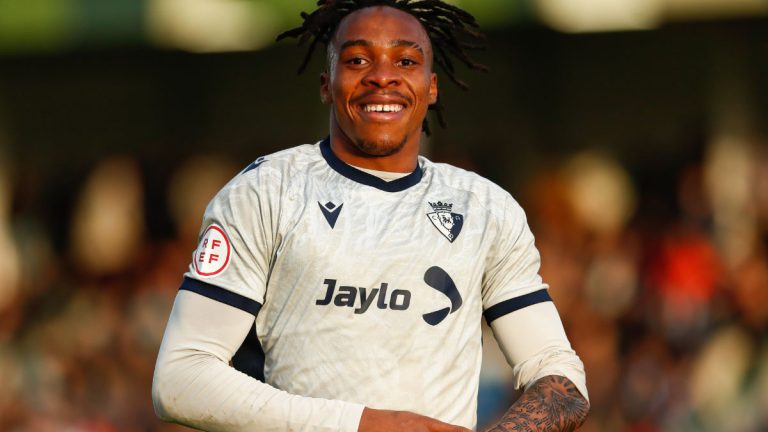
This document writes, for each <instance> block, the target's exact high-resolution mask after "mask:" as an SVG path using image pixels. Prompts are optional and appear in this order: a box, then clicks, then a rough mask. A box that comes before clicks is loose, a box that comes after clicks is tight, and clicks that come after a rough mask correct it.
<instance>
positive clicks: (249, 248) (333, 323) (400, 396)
mask: <svg viewBox="0 0 768 432" xmlns="http://www.w3.org/2000/svg"><path fill="white" fill-rule="evenodd" d="M538 269H539V253H538V251H537V250H536V248H535V246H534V238H533V235H532V234H531V232H530V230H529V228H528V225H527V223H526V219H525V214H524V212H523V210H522V209H521V208H520V206H519V205H518V204H517V203H516V202H515V200H514V199H513V198H512V197H511V196H510V195H509V194H508V193H507V192H505V191H504V190H503V189H501V188H500V187H498V186H497V185H495V184H493V183H492V182H490V181H488V180H486V179H484V178H482V177H480V176H478V175H476V174H474V173H471V172H468V171H464V170H461V169H458V168H455V167H452V166H450V165H446V164H439V163H433V162H431V161H430V160H428V159H426V158H424V157H419V160H418V166H417V167H416V169H415V170H414V171H413V172H412V173H411V174H409V175H407V176H405V177H402V178H400V179H397V180H394V181H390V182H386V181H384V180H382V179H380V178H378V177H376V176H373V175H370V174H368V173H365V172H363V171H361V170H358V169H356V168H354V167H352V166H350V165H347V164H346V163H344V162H343V161H341V160H340V159H338V158H337V157H336V156H335V155H334V153H333V152H332V150H331V148H330V144H329V140H328V139H326V140H323V141H321V142H320V143H317V144H314V145H303V146H299V147H295V148H292V149H288V150H284V151H281V152H278V153H275V154H272V155H269V156H265V157H261V158H259V159H257V160H256V161H255V162H254V163H252V164H251V165H250V166H249V167H248V168H246V169H245V170H244V171H243V172H241V173H240V174H238V175H237V176H236V177H235V178H234V179H232V180H231V181H230V182H229V183H228V184H227V185H226V186H225V187H224V188H223V189H222V190H221V191H220V192H219V193H218V194H217V196H216V197H215V198H214V199H213V200H212V201H211V203H210V204H209V206H208V208H207V210H206V213H205V216H204V221H203V229H202V234H201V237H200V243H199V245H198V247H197V249H196V250H195V252H194V254H193V261H192V263H191V264H190V267H189V271H188V272H187V273H186V274H185V279H184V282H183V284H182V289H187V290H190V291H194V292H197V293H199V294H202V295H205V296H207V297H209V298H212V299H215V300H218V301H221V302H224V303H227V304H229V305H231V306H234V307H237V308H240V309H242V310H245V311H248V312H250V313H252V314H254V316H255V317H256V318H255V322H254V326H253V328H252V331H251V335H250V336H249V337H248V338H247V339H246V341H245V342H244V344H243V346H242V347H241V349H240V350H239V351H238V353H237V354H236V355H235V357H234V358H233V360H232V362H233V365H234V366H235V367H236V368H238V369H240V370H242V371H244V372H246V373H248V374H250V375H252V376H254V377H257V378H259V379H261V380H262V381H264V382H266V383H268V384H270V385H272V386H274V387H276V388H279V389H282V390H285V391H287V392H289V393H293V394H298V395H304V396H313V397H321V398H326V399H339V400H345V401H349V402H357V403H361V404H364V405H366V406H369V407H372V408H380V409H395V410H407V411H412V412H416V413H419V414H423V415H427V416H430V417H433V418H436V419H439V420H442V421H445V422H448V423H452V424H458V425H462V426H465V427H469V428H472V427H474V426H475V423H476V409H477V391H478V381H479V373H480V364H481V348H482V346H481V344H482V341H481V326H480V324H481V319H482V318H483V315H485V319H486V320H488V321H489V322H490V321H492V320H494V319H496V318H498V317H500V316H503V315H505V314H507V313H511V312H513V311H515V310H518V309H520V308H524V307H526V306H528V305H532V304H535V303H541V302H545V301H549V300H551V299H550V298H549V295H548V293H547V285H546V284H544V283H543V282H542V279H541V277H540V276H539V273H538Z"/></svg>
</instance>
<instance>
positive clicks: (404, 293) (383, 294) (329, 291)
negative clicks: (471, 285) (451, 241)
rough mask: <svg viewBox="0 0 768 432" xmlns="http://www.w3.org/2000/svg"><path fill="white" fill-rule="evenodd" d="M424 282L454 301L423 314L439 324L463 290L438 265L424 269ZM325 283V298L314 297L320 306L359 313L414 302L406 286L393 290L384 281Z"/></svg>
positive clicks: (455, 307) (453, 308)
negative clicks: (371, 283) (360, 284)
mask: <svg viewBox="0 0 768 432" xmlns="http://www.w3.org/2000/svg"><path fill="white" fill-rule="evenodd" d="M424 282H426V284H427V285H429V286H430V287H432V288H434V289H435V290H437V291H439V292H441V293H443V294H444V295H445V296H446V297H448V300H449V301H450V303H451V305H450V306H449V307H444V308H441V309H438V310H436V311H434V312H429V313H425V314H423V315H422V319H424V322H426V323H427V324H429V325H431V326H436V325H438V324H440V323H441V322H443V320H445V319H446V318H447V317H448V315H450V314H452V313H454V312H456V311H457V310H458V309H459V308H460V307H461V305H462V299H461V294H460V293H459V290H458V288H456V284H455V283H454V282H453V279H451V277H450V276H449V275H448V273H447V272H446V271H445V270H443V269H441V268H440V267H437V266H433V267H430V268H429V269H428V270H427V271H426V273H424ZM323 284H324V285H325V294H324V295H323V297H322V298H319V299H317V300H315V304H316V305H317V306H330V305H333V306H337V307H348V308H353V311H354V313H355V314H357V315H361V314H364V313H366V312H368V311H369V310H370V309H371V308H374V309H381V310H387V309H389V310H393V311H404V310H408V309H409V308H410V306H411V296H412V294H411V291H408V290H405V289H393V290H390V289H389V284H388V283H386V282H382V283H381V284H380V285H379V287H378V288H366V287H356V286H352V285H339V283H338V281H337V280H336V279H325V280H323Z"/></svg>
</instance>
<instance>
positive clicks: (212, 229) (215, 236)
mask: <svg viewBox="0 0 768 432" xmlns="http://www.w3.org/2000/svg"><path fill="white" fill-rule="evenodd" d="M231 252H232V245H231V244H230V242H229V238H228V237H227V234H226V233H225V232H224V229H222V228H221V227H220V226H218V225H216V224H213V225H211V226H209V227H208V229H206V230H205V233H203V236H202V237H201V238H200V244H199V245H198V246H197V249H196V250H195V254H194V258H193V266H194V268H195V273H197V274H198V275H199V276H202V277H211V276H216V275H218V274H220V273H221V272H223V271H224V269H226V268H227V266H228V265H229V257H230V254H231Z"/></svg>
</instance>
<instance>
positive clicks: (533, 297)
mask: <svg viewBox="0 0 768 432" xmlns="http://www.w3.org/2000/svg"><path fill="white" fill-rule="evenodd" d="M548 301H552V297H550V296H549V292H548V291H547V290H546V289H542V290H539V291H534V292H532V293H529V294H525V295H521V296H520V297H515V298H513V299H509V300H504V301H503V302H501V303H498V304H495V305H493V306H491V307H489V308H488V309H486V311H485V312H483V316H484V317H485V321H486V322H487V323H488V324H491V323H492V322H493V320H495V319H496V318H501V317H503V316H504V315H506V314H508V313H512V312H514V311H516V310H520V309H522V308H524V307H528V306H531V305H535V304H537V303H544V302H548Z"/></svg>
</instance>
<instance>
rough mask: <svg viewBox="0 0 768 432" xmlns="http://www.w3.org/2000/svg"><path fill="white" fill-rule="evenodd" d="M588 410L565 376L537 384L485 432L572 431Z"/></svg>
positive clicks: (580, 422)
mask: <svg viewBox="0 0 768 432" xmlns="http://www.w3.org/2000/svg"><path fill="white" fill-rule="evenodd" d="M588 411H589V402H587V400H586V399H585V398H584V396H582V395H581V393H579V391H578V389H576V386H575V385H574V384H573V382H571V380H569V379H568V378H566V377H562V376H557V375H549V376H546V377H544V378H541V379H540V380H538V381H536V382H535V383H534V384H533V385H532V386H531V387H529V388H528V390H526V391H525V392H524V393H523V394H522V396H520V398H519V399H518V400H517V401H515V403H513V404H512V406H511V407H510V408H509V410H508V411H507V412H506V413H505V414H504V416H503V417H502V418H501V420H499V422H498V423H497V424H496V426H494V427H492V428H491V429H489V430H488V432H512V431H526V432H530V431H536V432H538V431H542V432H543V431H574V430H576V428H577V427H579V426H581V424H582V423H583V422H584V419H585V418H586V416H587V412H588Z"/></svg>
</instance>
